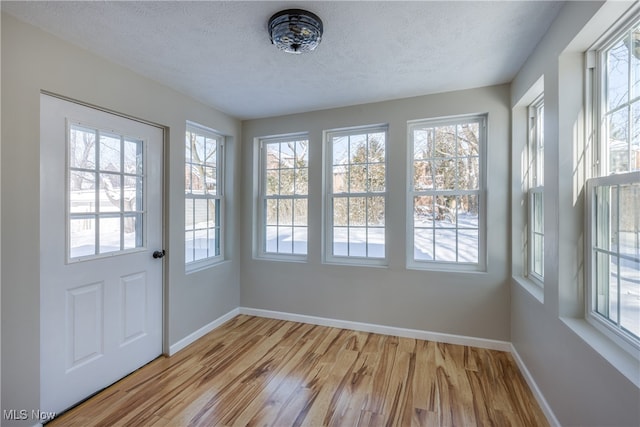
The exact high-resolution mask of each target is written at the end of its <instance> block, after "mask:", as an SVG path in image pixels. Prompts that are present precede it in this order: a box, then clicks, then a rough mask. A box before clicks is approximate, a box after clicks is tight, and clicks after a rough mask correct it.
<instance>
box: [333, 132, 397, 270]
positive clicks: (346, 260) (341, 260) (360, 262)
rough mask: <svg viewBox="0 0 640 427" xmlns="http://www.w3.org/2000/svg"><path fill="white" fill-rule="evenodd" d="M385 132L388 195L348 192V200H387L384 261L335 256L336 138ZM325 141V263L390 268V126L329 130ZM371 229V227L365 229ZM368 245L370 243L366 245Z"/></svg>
mask: <svg viewBox="0 0 640 427" xmlns="http://www.w3.org/2000/svg"><path fill="white" fill-rule="evenodd" d="M381 132H382V133H384V135H385V156H384V181H385V186H384V188H385V190H384V192H367V191H364V192H359V193H344V194H345V196H344V197H372V196H375V197H383V198H384V211H385V224H384V242H385V245H384V258H373V257H360V256H349V255H347V256H342V255H334V254H333V203H332V201H333V197H334V193H333V143H332V138H333V137H335V136H351V135H360V134H363V133H365V134H369V133H381ZM323 141H324V153H325V155H324V171H325V180H324V194H325V197H324V205H325V206H324V210H323V212H324V218H323V224H324V233H323V235H324V241H323V243H324V250H323V251H322V254H323V259H322V262H323V263H324V264H336V265H353V266H365V267H387V266H388V265H389V227H388V218H387V212H388V209H387V206H388V202H389V197H388V194H389V184H388V178H389V156H388V154H387V153H388V146H389V144H388V141H389V125H388V124H373V125H365V126H353V127H346V128H336V129H330V130H325V131H324V132H323ZM365 227H368V226H365ZM365 244H366V243H365Z"/></svg>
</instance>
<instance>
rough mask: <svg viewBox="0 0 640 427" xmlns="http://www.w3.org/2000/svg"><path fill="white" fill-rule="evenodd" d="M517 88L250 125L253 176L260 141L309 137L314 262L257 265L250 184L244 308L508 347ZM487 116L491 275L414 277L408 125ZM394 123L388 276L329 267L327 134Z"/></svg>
mask: <svg viewBox="0 0 640 427" xmlns="http://www.w3.org/2000/svg"><path fill="white" fill-rule="evenodd" d="M508 105H509V87H508V86H507V85H502V86H494V87H487V88H479V89H473V90H466V91H459V92H450V93H443V94H436V95H429V96H421V97H415V98H407V99H400V100H395V101H388V102H380V103H374V104H366V105H358V106H353V107H347V108H339V109H332V110H324V111H317V112H311V113H306V114H296V115H290V116H284V117H276V118H269V119H261V120H250V121H245V122H243V125H242V135H243V148H242V153H243V159H242V168H243V170H245V171H251V170H256V164H257V163H256V154H257V153H256V151H255V142H254V138H257V137H260V136H268V135H276V134H283V133H291V132H302V131H305V132H308V133H309V140H310V151H309V163H310V166H309V181H310V182H309V250H308V251H309V255H308V262H306V263H291V262H280V261H266V260H259V259H254V257H253V253H252V242H253V237H254V235H253V234H252V231H255V230H254V224H256V210H255V206H256V196H257V193H256V191H257V185H256V183H255V179H254V180H253V181H252V180H251V179H250V175H249V174H245V175H244V176H245V177H246V179H245V180H244V181H243V184H242V185H243V202H244V205H243V206H244V211H243V219H242V221H243V227H242V231H243V234H242V245H241V246H242V276H241V280H242V286H241V303H242V305H243V306H245V307H251V308H258V309H265V310H275V311H282V312H288V313H297V314H304V315H311V316H320V317H327V318H333V319H340V320H348V321H356V322H366V323H373V324H382V325H386V326H394V327H401V328H412V329H419V330H426V331H433V332H439V333H446V334H457V335H465V336H472V337H478V338H486V339H495V340H505V341H508V340H509V274H508V273H509V271H508V266H509V263H508V259H509V257H508V255H509V254H508V245H509V234H508V222H509V217H508V208H509V206H508V197H509V156H508V152H509V131H510V126H509V108H508ZM468 113H488V114H489V118H488V163H487V170H488V171H489V174H488V185H487V197H488V203H487V205H488V215H487V218H488V225H487V227H488V229H487V230H488V233H487V234H488V236H489V245H488V268H487V272H483V273H460V272H457V273H454V272H436V271H415V270H407V269H406V268H405V262H406V261H405V252H406V247H405V246H406V241H405V238H406V237H405V236H406V225H407V224H406V222H407V220H406V197H407V196H406V194H407V192H406V179H407V178H406V164H407V144H406V140H407V121H408V120H414V119H423V118H433V117H441V116H450V115H457V114H468ZM379 123H388V124H389V136H388V141H387V144H388V145H387V155H388V168H387V173H388V183H387V184H388V191H389V199H388V205H387V216H386V224H387V227H388V229H389V233H388V236H389V240H388V242H387V244H388V245H389V257H390V258H389V266H388V267H387V268H376V267H360V266H337V265H326V264H322V262H321V259H322V253H321V235H322V215H321V211H322V197H323V194H322V186H323V184H322V132H323V130H329V129H334V128H341V127H348V126H360V125H370V124H379Z"/></svg>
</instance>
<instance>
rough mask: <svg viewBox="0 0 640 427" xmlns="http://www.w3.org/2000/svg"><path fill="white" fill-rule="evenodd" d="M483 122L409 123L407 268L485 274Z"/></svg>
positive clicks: (476, 118)
mask: <svg viewBox="0 0 640 427" xmlns="http://www.w3.org/2000/svg"><path fill="white" fill-rule="evenodd" d="M485 121H486V119H485V117H484V116H472V117H469V116H466V117H459V118H454V119H445V120H421V121H416V122H411V123H409V145H410V147H409V156H410V165H409V170H410V175H409V179H410V182H409V197H408V203H409V206H408V209H407V210H408V212H409V215H410V218H409V221H408V223H409V224H410V227H411V230H410V233H409V239H408V240H409V251H408V254H409V256H410V260H409V266H410V267H416V268H425V267H427V268H455V269H471V270H481V269H484V265H485V263H484V261H483V258H484V253H485V250H484V247H483V241H484V236H483V233H484V226H483V222H484V218H483V216H484V215H483V214H482V212H483V209H484V208H483V203H484V198H483V197H484V196H483V190H484V185H485V184H484V171H483V168H484V165H483V160H482V158H483V155H484V154H483V151H484V146H485V143H484V139H485Z"/></svg>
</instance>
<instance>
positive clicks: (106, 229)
mask: <svg viewBox="0 0 640 427" xmlns="http://www.w3.org/2000/svg"><path fill="white" fill-rule="evenodd" d="M68 144H69V145H68V150H67V151H68V180H67V186H68V187H67V188H68V192H67V193H68V221H69V223H68V227H67V231H68V238H67V239H68V240H67V241H68V250H67V256H68V259H69V260H80V259H90V258H95V257H99V256H102V255H106V254H114V253H117V252H122V251H131V250H135V249H136V248H140V247H143V246H144V239H143V237H144V233H143V231H144V229H143V224H144V220H145V211H144V207H143V189H144V142H143V141H142V140H139V139H136V138H130V137H127V136H125V135H121V134H118V133H114V132H109V131H104V130H101V129H96V128H90V127H86V126H83V125H80V124H77V123H70V124H69V128H68Z"/></svg>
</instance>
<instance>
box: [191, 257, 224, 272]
mask: <svg viewBox="0 0 640 427" xmlns="http://www.w3.org/2000/svg"><path fill="white" fill-rule="evenodd" d="M230 262H231V261H230V260H226V259H224V258H222V257H219V258H215V259H207V260H201V261H194V262H190V263H189V264H185V265H184V274H187V275H189V274H191V273H197V272H198V271H202V270H207V269H209V268H213V267H217V266H219V265H223V264H227V263H230Z"/></svg>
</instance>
